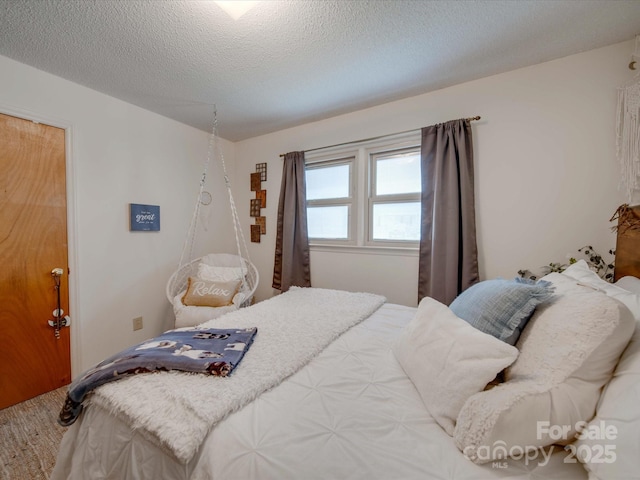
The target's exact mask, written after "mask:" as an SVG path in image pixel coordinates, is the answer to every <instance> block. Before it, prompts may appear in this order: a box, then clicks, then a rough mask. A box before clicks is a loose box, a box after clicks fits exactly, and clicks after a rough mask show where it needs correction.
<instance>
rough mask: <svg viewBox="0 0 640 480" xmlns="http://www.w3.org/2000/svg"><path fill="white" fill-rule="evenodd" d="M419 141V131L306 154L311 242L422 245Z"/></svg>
mask: <svg viewBox="0 0 640 480" xmlns="http://www.w3.org/2000/svg"><path fill="white" fill-rule="evenodd" d="M419 144H420V140H419V137H418V136H417V135H416V134H414V135H411V136H407V135H404V138H401V139H398V138H391V137H388V138H386V139H383V140H376V141H371V142H368V143H362V144H359V145H358V146H353V145H351V146H350V147H346V148H344V147H343V148H342V149H339V148H338V149H336V148H333V149H323V150H321V151H318V152H314V154H312V155H309V154H307V163H306V182H307V223H308V232H309V241H310V243H311V245H312V246H314V245H333V246H340V245H343V246H360V247H405V248H414V249H415V248H417V246H418V242H419V240H420V191H421V176H420V145H419Z"/></svg>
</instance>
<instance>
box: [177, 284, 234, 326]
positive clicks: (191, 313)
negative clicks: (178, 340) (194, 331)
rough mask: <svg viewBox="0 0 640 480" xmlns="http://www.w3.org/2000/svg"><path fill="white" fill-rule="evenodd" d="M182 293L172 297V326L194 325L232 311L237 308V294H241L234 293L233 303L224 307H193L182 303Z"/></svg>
mask: <svg viewBox="0 0 640 480" xmlns="http://www.w3.org/2000/svg"><path fill="white" fill-rule="evenodd" d="M184 294H185V291H183V292H180V293H179V294H178V295H176V296H175V298H174V299H173V313H174V314H175V316H176V322H175V327H174V328H182V327H195V326H196V325H200V324H201V323H204V322H206V321H208V320H211V319H214V318H218V317H220V316H222V315H224V314H225V313H228V312H233V311H234V310H237V308H238V302H237V300H236V299H237V297H238V295H242V294H240V293H236V296H235V297H233V303H234V304H233V305H229V306H226V307H194V306H190V305H185V304H183V303H182V297H183V296H184ZM242 298H244V297H242Z"/></svg>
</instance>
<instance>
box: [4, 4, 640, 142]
mask: <svg viewBox="0 0 640 480" xmlns="http://www.w3.org/2000/svg"><path fill="white" fill-rule="evenodd" d="M0 32H1V36H0V55H4V56H6V57H9V58H13V59H15V60H17V61H19V62H22V63H25V64H28V65H32V66H34V67H36V68H38V69H41V70H44V71H47V72H50V73H52V74H54V75H58V76H60V77H63V78H66V79H68V80H71V81H73V82H76V83H78V84H81V85H85V86H87V87H90V88H92V89H95V90H98V91H100V92H104V93H106V94H108V95H111V96H114V97H117V98H120V99H122V100H125V101H127V102H130V103H133V104H135V105H139V106H141V107H143V108H146V109H149V110H152V111H155V112H157V113H159V114H162V115H165V116H167V117H171V118H174V119H176V120H178V121H180V122H183V123H186V124H189V125H192V126H194V127H197V128H200V129H202V130H207V131H208V130H210V128H211V119H212V111H213V108H212V105H213V104H215V105H216V106H217V111H218V118H219V128H218V130H219V133H220V135H221V136H222V137H224V138H227V139H228V140H232V141H238V140H242V139H246V138H250V137H253V136H257V135H261V134H265V133H269V132H273V131H277V130H281V129H283V128H287V127H292V126H295V125H298V124H302V123H306V122H309V121H313V120H319V119H322V118H327V117H331V116H334V115H337V114H341V113H346V112H350V111H354V110H359V109H362V108H366V107H369V106H373V105H377V104H381V103H384V102H388V101H392V100H398V99H400V98H406V97H410V96H413V95H417V94H420V93H424V92H428V91H432V90H436V89H439V88H443V87H447V86H450V85H454V84H458V83H461V82H465V81H469V80H473V79H476V78H481V77H485V76H488V75H493V74H496V73H500V72H504V71H508V70H512V69H515V68H519V67H524V66H527V65H532V64H536V63H540V62H544V61H548V60H551V59H554V58H559V57H563V56H566V55H571V54H574V53H578V52H581V51H586V50H590V49H593V48H598V47H601V46H605V45H610V44H613V43H617V42H620V41H624V40H629V39H632V38H633V37H634V36H635V35H637V34H640V0H628V1H626V0H615V1H609V0H603V1H590V0H575V1H574V0H535V1H530V0H496V1H483V0H477V1H464V0H423V1H420V0H418V1H409V0H395V1H382V0H380V1H375V0H369V1H365V0H360V1H347V0H343V1H339V0H338V1H333V0H309V1H303V0H283V1H275V0H273V1H264V2H260V3H259V4H258V5H257V6H256V7H255V8H253V9H252V10H250V11H249V12H248V13H246V14H245V15H244V16H242V17H241V18H240V19H239V20H237V21H236V20H233V19H232V18H231V17H229V16H228V15H227V14H226V13H224V12H223V11H222V10H221V9H220V7H218V6H217V5H216V4H215V3H214V2H212V1H208V0H203V1H196V0H0ZM630 53H631V52H630Z"/></svg>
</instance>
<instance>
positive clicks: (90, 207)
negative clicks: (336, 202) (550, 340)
mask: <svg viewBox="0 0 640 480" xmlns="http://www.w3.org/2000/svg"><path fill="white" fill-rule="evenodd" d="M632 49H633V45H632V42H631V41H629V42H624V43H621V44H617V45H613V46H610V47H606V48H603V49H598V50H594V51H590V52H586V53H583V54H579V55H573V56H570V57H567V58H564V59H560V60H556V61H553V62H548V63H544V64H541V65H536V66H533V67H529V68H524V69H521V70H516V71H513V72H507V73H504V74H500V75H496V76H493V77H488V78H485V79H481V80H477V81H473V82H469V83H466V84H462V85H458V86H455V87H451V88H447V89H443V90H439V91H436V92H433V93H429V94H425V95H420V96H417V97H413V98H409V99H406V100H402V101H398V102H393V103H389V104H385V105H380V106H378V107H374V108H370V109H366V110H362V111H359V112H355V113H352V114H348V115H341V116H338V117H334V118H331V119H328V120H324V121H320V122H315V123H310V124H307V125H303V126H300V127H296V128H291V129H287V130H283V131H280V132H277V133H273V134H270V135H265V136H261V137H257V138H253V139H249V140H246V141H243V142H239V143H237V144H231V143H229V142H225V141H222V146H223V149H224V154H225V159H226V160H227V163H228V164H229V165H230V170H231V171H230V175H231V177H232V182H233V185H234V196H235V199H236V202H237V205H238V210H239V212H240V216H241V219H242V220H243V221H244V222H245V223H244V225H243V226H244V231H245V235H246V236H247V241H248V233H249V224H250V223H251V221H252V219H251V218H250V217H249V199H250V198H252V197H253V193H252V192H250V191H249V173H250V172H253V171H254V170H255V164H256V163H259V162H267V163H268V168H269V172H268V180H267V182H265V183H264V187H265V188H266V189H267V191H268V199H267V209H266V210H265V214H266V216H267V222H268V223H267V235H265V236H262V242H261V243H259V244H254V243H249V248H250V255H251V260H252V261H253V262H254V263H255V264H256V265H257V266H258V269H259V271H260V275H261V283H260V286H259V288H258V292H257V298H258V300H262V299H265V298H268V297H270V296H272V295H273V290H272V289H271V276H272V273H273V251H274V246H275V219H276V210H277V203H278V195H279V190H280V178H281V170H282V163H281V160H280V157H279V154H281V153H285V152H288V151H293V150H304V149H310V148H316V147H323V146H327V145H333V144H337V143H342V142H348V141H354V140H359V139H363V138H369V137H374V136H378V135H384V134H390V133H395V132H400V131H405V130H409V129H414V128H415V129H418V128H420V127H423V126H426V125H431V124H434V123H438V122H442V121H446V120H450V119H454V118H460V117H467V116H473V115H481V116H482V120H481V121H479V122H474V124H473V128H474V135H475V137H474V143H475V145H474V146H475V154H476V155H475V164H476V185H477V190H476V195H477V221H478V246H479V251H480V269H481V271H480V273H481V276H482V277H483V278H492V277H496V276H504V277H513V276H514V275H515V274H516V271H517V270H518V269H519V268H522V267H528V268H531V269H536V268H538V267H540V266H542V265H544V264H546V263H548V262H550V261H564V259H565V255H566V254H567V253H575V251H576V249H577V248H579V247H581V246H583V245H585V244H592V245H593V246H594V247H596V249H598V250H599V251H601V252H603V253H604V252H605V251H606V250H608V249H609V248H611V247H613V246H614V245H615V236H614V234H613V233H612V232H611V231H610V226H611V224H610V223H609V221H608V220H609V218H610V216H611V215H612V213H613V212H614V211H615V209H616V208H617V206H618V205H619V204H621V203H623V201H624V199H623V196H622V194H621V193H620V192H619V191H618V190H617V185H618V179H619V167H618V165H617V163H616V161H615V157H614V154H615V140H614V130H615V119H614V114H615V104H616V87H617V86H618V85H620V84H622V83H624V82H625V81H626V80H628V79H630V78H631V77H632V72H630V71H629V70H628V69H627V67H626V65H627V64H628V62H629V58H630V55H631V52H632ZM0 71H1V72H2V75H0V112H3V113H10V114H16V113H24V115H23V116H26V117H27V118H38V119H45V120H46V119H49V120H51V122H49V123H52V124H54V125H57V126H65V127H67V128H68V132H69V134H70V135H71V137H70V138H71V149H70V150H71V151H70V152H69V155H70V162H71V167H72V177H71V179H70V180H71V184H70V188H71V191H72V196H71V198H70V210H71V213H72V223H71V225H70V229H71V231H72V232H71V233H72V235H71V237H70V241H71V248H72V251H71V258H70V261H71V268H72V276H71V278H70V280H71V283H72V292H71V294H72V304H71V314H72V317H73V319H74V323H73V327H72V362H73V374H74V375H77V374H78V373H79V372H80V371H81V370H84V369H85V368H88V367H89V366H91V365H92V364H94V363H96V362H98V361H100V360H102V359H103V358H104V357H106V356H108V355H111V354H113V353H115V352H116V351H118V350H120V349H122V348H125V347H127V346H129V345H131V344H134V343H136V342H139V341H141V340H143V339H145V338H148V337H151V336H154V335H157V334H158V333H159V332H160V331H162V330H163V329H164V328H166V327H167V325H168V322H169V321H170V318H171V317H170V316H171V311H170V306H169V304H168V302H167V301H166V299H165V297H164V287H165V283H166V280H167V278H168V276H169V275H170V273H171V272H172V271H173V269H174V268H175V265H176V264H177V261H178V257H179V255H180V252H181V250H182V246H183V241H184V236H185V233H186V230H187V227H188V224H189V220H190V217H191V212H192V209H193V203H194V201H195V195H196V193H197V187H198V182H199V180H200V174H201V169H202V163H203V161H204V158H205V156H206V150H207V141H208V138H207V137H208V136H207V134H206V133H204V132H201V131H198V130H196V129H193V128H191V127H187V126H185V125H182V124H180V123H177V122H174V121H172V120H168V119H166V118H163V117H160V116H158V115H155V114H153V113H150V112H148V111H145V110H142V109H140V108H137V107H135V106H132V105H129V104H127V103H125V102H121V101H119V100H116V99H114V98H111V97H108V96H106V95H102V94H99V93H97V92H95V91H92V90H89V89H87V88H84V87H82V86H79V85H77V84H73V83H71V82H68V81H65V80H63V79H60V78H58V77H55V76H52V75H49V74H46V73H44V72H41V71H38V70H36V69H33V68H31V67H28V66H25V65H23V64H20V63H17V62H14V61H12V60H10V59H7V58H5V57H0ZM220 121H224V119H220ZM234 159H235V160H236V163H235V166H234ZM234 172H235V175H234ZM218 173H219V172H218V171H216V166H215V165H212V166H211V168H210V175H209V180H210V181H212V183H213V185H212V186H210V187H208V190H210V191H211V192H212V193H213V194H214V202H213V204H212V206H211V207H208V209H207V210H206V211H205V217H206V218H205V222H203V225H204V226H206V227H207V230H206V231H203V232H202V233H201V234H199V238H201V240H202V243H200V246H199V247H198V250H197V252H196V253H203V252H205V251H228V252H234V251H235V241H234V237H233V232H232V228H231V225H232V224H231V219H230V214H229V209H228V204H227V200H226V193H225V191H224V186H223V183H222V180H221V176H220V175H219V174H218ZM131 202H132V203H149V204H157V205H160V207H161V218H162V219H161V224H162V230H161V232H159V233H131V232H129V230H128V223H127V222H128V214H127V206H128V204H129V203H131ZM311 261H312V272H313V273H312V283H313V284H314V285H315V286H318V287H327V288H344V289H347V290H364V291H373V292H377V293H382V294H385V295H387V297H388V299H389V300H390V301H392V302H396V303H402V304H407V305H415V301H416V295H417V285H416V278H417V258H416V257H415V256H412V255H400V256H394V255H384V256H377V255H370V254H350V255H349V254H344V253H330V252H326V251H314V252H313V253H312V256H311ZM140 315H142V316H143V317H144V322H145V328H144V329H143V330H141V331H139V332H133V331H132V323H131V320H132V318H134V317H137V316H140Z"/></svg>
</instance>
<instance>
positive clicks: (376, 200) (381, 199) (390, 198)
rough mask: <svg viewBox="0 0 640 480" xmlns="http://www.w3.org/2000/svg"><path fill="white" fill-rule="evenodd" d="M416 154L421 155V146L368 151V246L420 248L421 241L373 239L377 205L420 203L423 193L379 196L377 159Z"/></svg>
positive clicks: (366, 218)
mask: <svg viewBox="0 0 640 480" xmlns="http://www.w3.org/2000/svg"><path fill="white" fill-rule="evenodd" d="M411 152H415V153H417V154H418V156H419V155H420V145H412V146H407V147H400V148H398V146H397V145H394V146H393V148H389V147H385V148H377V149H375V148H374V149H369V150H368V151H367V166H368V181H369V188H368V198H367V215H366V217H365V221H366V231H367V237H366V238H367V240H366V245H371V246H382V247H384V246H387V247H413V248H415V247H418V246H419V245H420V240H419V239H418V240H393V239H382V240H375V239H374V238H373V207H374V205H376V204H379V205H381V204H392V203H416V202H417V203H420V198H421V191H418V192H414V193H395V194H386V195H379V194H378V192H377V189H376V184H377V173H378V172H377V159H378V158H379V157H384V156H392V155H394V154H403V153H411Z"/></svg>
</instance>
